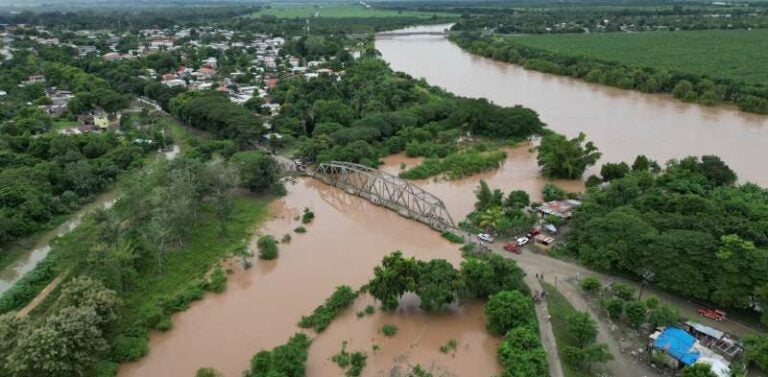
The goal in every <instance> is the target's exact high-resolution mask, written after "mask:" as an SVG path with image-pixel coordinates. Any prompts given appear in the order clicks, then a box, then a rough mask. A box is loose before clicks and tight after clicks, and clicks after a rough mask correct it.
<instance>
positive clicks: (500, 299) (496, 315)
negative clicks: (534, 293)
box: [484, 291, 533, 335]
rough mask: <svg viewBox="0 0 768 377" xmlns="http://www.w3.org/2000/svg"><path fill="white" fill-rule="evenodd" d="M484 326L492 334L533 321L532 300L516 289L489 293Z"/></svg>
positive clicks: (502, 333) (502, 332) (503, 332)
mask: <svg viewBox="0 0 768 377" xmlns="http://www.w3.org/2000/svg"><path fill="white" fill-rule="evenodd" d="M484 311H485V326H486V328H488V331H490V332H491V333H492V334H494V335H504V334H506V333H507V331H509V330H511V329H513V328H515V327H520V326H527V325H530V324H531V323H533V302H532V301H531V299H530V297H526V296H523V294H522V293H520V292H517V291H501V292H499V293H496V294H494V295H491V296H490V298H489V299H488V302H487V303H486V304H485V309H484Z"/></svg>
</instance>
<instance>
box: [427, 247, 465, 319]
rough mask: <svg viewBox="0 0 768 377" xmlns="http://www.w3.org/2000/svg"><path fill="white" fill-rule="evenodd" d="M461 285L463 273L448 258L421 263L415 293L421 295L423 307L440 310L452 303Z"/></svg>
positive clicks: (428, 309)
mask: <svg viewBox="0 0 768 377" xmlns="http://www.w3.org/2000/svg"><path fill="white" fill-rule="evenodd" d="M461 285H462V280H461V275H460V274H459V272H458V271H456V270H455V269H454V268H453V266H452V265H451V264H450V263H448V262H447V261H446V260H444V259H433V260H431V261H429V262H420V263H419V267H418V276H417V278H416V291H415V293H416V294H417V295H418V296H419V300H420V301H421V308H422V309H424V310H427V311H430V310H438V309H440V308H442V307H443V305H447V304H450V303H452V302H453V301H455V300H456V292H458V291H459V290H460V289H461Z"/></svg>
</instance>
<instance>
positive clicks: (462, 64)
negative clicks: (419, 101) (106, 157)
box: [376, 25, 768, 186]
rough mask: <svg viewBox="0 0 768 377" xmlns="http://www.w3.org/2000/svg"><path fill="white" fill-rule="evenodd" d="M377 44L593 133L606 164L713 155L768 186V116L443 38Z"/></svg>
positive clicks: (422, 70) (463, 84)
mask: <svg viewBox="0 0 768 377" xmlns="http://www.w3.org/2000/svg"><path fill="white" fill-rule="evenodd" d="M445 27H446V25H438V26H429V27H416V28H410V29H408V30H411V31H414V30H415V31H419V30H443V29H444V28H445ZM376 48H377V49H378V50H379V51H380V52H381V53H382V58H383V59H384V60H386V61H387V62H389V64H390V65H391V67H392V69H394V70H396V71H402V72H405V73H408V74H410V75H411V76H413V77H415V78H424V79H426V80H427V82H429V83H430V84H432V85H435V86H438V87H441V88H444V89H446V90H448V91H450V92H453V93H455V94H457V95H460V96H466V97H478V98H479V97H485V98H488V99H489V100H491V101H493V102H494V103H497V104H499V105H504V106H512V105H517V104H521V105H524V106H527V107H530V108H532V109H534V110H536V111H537V112H538V113H539V114H540V115H541V118H542V120H543V121H544V122H545V123H547V125H548V126H549V128H551V129H553V130H555V131H557V132H560V133H562V134H565V135H569V136H575V135H577V134H578V133H579V132H580V131H581V132H584V133H586V134H587V137H588V139H590V140H593V141H594V142H595V143H596V144H597V146H598V147H599V148H600V151H601V152H602V153H603V159H602V162H608V161H630V162H631V161H632V160H633V159H634V158H635V156H637V155H638V154H645V155H647V156H649V157H651V158H654V159H656V160H658V161H660V162H664V161H667V160H668V159H671V158H681V157H685V156H689V155H696V156H700V155H705V154H714V155H718V156H720V157H721V158H722V159H723V160H724V161H725V162H726V163H728V164H729V165H730V166H731V168H733V169H734V170H735V171H736V173H737V174H738V175H739V178H740V179H741V180H742V181H751V182H755V183H759V184H761V185H762V186H768V169H767V168H766V167H765V164H764V163H762V162H763V161H766V160H768V148H766V146H767V145H768V116H764V115H756V114H748V113H743V112H739V111H737V110H735V109H730V108H723V107H707V106H702V105H696V104H687V103H683V102H681V101H678V100H675V99H673V98H671V97H669V96H666V95H656V94H645V93H641V92H636V91H629V90H622V89H617V88H612V87H608V86H603V85H595V84H589V83H586V82H583V81H579V80H575V79H571V78H568V77H562V76H555V75H549V74H545V73H540V72H536V71H528V70H525V69H523V68H521V67H520V66H516V65H512V64H507V63H502V62H498V61H495V60H492V59H488V58H483V57H480V56H476V55H472V54H470V53H468V52H465V51H463V50H462V49H461V48H459V47H458V46H456V45H454V44H453V43H451V42H450V41H448V40H447V39H446V38H445V37H442V36H434V35H415V36H395V37H392V36H381V35H380V36H378V37H377V39H376ZM595 170H597V169H596V168H593V169H592V171H593V172H594V171H595Z"/></svg>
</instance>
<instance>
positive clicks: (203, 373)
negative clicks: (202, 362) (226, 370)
mask: <svg viewBox="0 0 768 377" xmlns="http://www.w3.org/2000/svg"><path fill="white" fill-rule="evenodd" d="M222 376H223V375H222V374H221V373H220V372H219V371H217V370H216V369H213V368H200V369H198V370H197V372H196V373H195V377H222Z"/></svg>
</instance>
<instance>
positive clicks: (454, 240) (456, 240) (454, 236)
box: [440, 230, 464, 243]
mask: <svg viewBox="0 0 768 377" xmlns="http://www.w3.org/2000/svg"><path fill="white" fill-rule="evenodd" d="M440 235H441V236H442V237H443V238H445V239H446V240H448V241H450V242H452V243H464V239H463V238H461V237H459V236H458V235H457V234H456V233H453V232H451V231H448V230H446V231H445V232H443V233H442V234H440Z"/></svg>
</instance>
